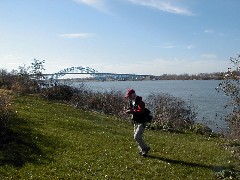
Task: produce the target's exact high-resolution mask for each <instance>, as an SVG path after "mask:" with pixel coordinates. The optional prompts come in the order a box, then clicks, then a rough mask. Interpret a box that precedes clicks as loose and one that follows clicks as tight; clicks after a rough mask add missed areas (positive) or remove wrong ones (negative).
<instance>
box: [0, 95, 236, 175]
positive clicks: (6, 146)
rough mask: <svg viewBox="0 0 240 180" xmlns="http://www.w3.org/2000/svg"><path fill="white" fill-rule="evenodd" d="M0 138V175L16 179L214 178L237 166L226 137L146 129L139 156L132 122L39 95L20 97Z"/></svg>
mask: <svg viewBox="0 0 240 180" xmlns="http://www.w3.org/2000/svg"><path fill="white" fill-rule="evenodd" d="M14 109H15V110H17V116H16V117H12V118H11V121H12V122H9V124H12V125H11V126H8V129H6V130H4V132H3V133H2V136H1V138H0V141H1V145H0V164H1V166H0V177H1V179H2V178H13V179H30V178H33V179H57V178H63V179H68V178H70V179H80V178H88V179H93V178H94V179H144V178H146V179H150V178H151V179H201V180H202V179H212V178H213V177H214V173H215V171H219V170H221V169H224V168H229V167H230V166H231V165H236V164H237V163H238V162H235V161H234V159H231V154H230V153H229V152H228V151H226V150H224V149H223V148H222V147H221V143H222V140H221V139H214V138H212V139H210V140H208V138H206V137H202V136H198V135H193V134H171V133H163V132H156V131H146V133H145V136H146V141H147V142H148V143H149V145H150V146H151V148H152V151H151V153H150V156H149V157H147V158H143V157H140V156H139V155H138V153H137V147H136V144H135V142H134V140H133V135H132V127H131V125H130V124H128V123H124V122H120V121H116V120H113V119H112V118H109V117H106V116H102V115H99V114H97V113H89V112H83V111H81V110H78V109H75V108H73V107H71V106H68V105H64V104H60V103H52V102H47V101H43V100H40V99H37V98H35V97H18V98H16V100H15V103H14Z"/></svg>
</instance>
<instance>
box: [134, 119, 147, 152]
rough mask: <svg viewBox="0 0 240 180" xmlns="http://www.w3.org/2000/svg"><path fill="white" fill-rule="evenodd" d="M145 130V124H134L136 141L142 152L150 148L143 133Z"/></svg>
mask: <svg viewBox="0 0 240 180" xmlns="http://www.w3.org/2000/svg"><path fill="white" fill-rule="evenodd" d="M144 130H145V124H144V123H135V124H134V139H135V140H136V142H137V144H138V149H139V150H140V152H141V153H142V152H144V151H145V150H146V149H148V146H147V145H146V143H145V142H144V140H143V133H144Z"/></svg>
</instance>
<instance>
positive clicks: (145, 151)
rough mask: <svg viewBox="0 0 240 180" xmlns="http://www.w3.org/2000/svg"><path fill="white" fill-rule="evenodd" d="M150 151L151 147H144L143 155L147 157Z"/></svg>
mask: <svg viewBox="0 0 240 180" xmlns="http://www.w3.org/2000/svg"><path fill="white" fill-rule="evenodd" d="M148 151H150V147H148V148H147V149H144V150H143V151H142V154H141V155H142V156H143V157H146V156H147V154H148Z"/></svg>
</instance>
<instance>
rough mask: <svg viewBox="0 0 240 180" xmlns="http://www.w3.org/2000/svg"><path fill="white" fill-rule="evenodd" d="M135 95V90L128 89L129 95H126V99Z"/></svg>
mask: <svg viewBox="0 0 240 180" xmlns="http://www.w3.org/2000/svg"><path fill="white" fill-rule="evenodd" d="M133 93H135V91H134V90H133V89H128V91H127V94H126V96H125V97H126V98H127V97H130V95H132V94H133Z"/></svg>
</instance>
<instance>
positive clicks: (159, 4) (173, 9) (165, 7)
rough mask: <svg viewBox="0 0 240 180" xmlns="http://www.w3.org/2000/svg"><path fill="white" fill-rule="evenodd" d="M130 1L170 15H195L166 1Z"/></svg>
mask: <svg viewBox="0 0 240 180" xmlns="http://www.w3.org/2000/svg"><path fill="white" fill-rule="evenodd" d="M128 1H130V2H132V3H135V4H139V5H142V6H147V7H151V8H155V9H158V10H160V11H165V12H168V13H173V14H181V15H187V16H192V15H193V13H192V12H191V11H189V10H188V9H186V8H183V7H178V6H176V5H173V4H170V3H169V1H166V0H128Z"/></svg>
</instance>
